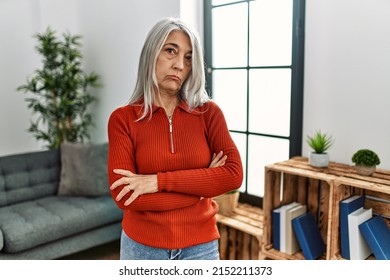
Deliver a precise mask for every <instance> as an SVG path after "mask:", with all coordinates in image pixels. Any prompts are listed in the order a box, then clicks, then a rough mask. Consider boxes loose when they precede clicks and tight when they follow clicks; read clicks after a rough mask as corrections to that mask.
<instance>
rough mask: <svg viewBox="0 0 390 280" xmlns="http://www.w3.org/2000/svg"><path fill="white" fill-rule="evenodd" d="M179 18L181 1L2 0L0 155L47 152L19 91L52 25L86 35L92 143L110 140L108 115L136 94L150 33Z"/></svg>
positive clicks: (0, 3)
mask: <svg viewBox="0 0 390 280" xmlns="http://www.w3.org/2000/svg"><path fill="white" fill-rule="evenodd" d="M179 15H180V0H164V1H161V0H142V1H135V0H0V38H1V43H0V96H1V101H0V131H1V137H0V155H7V154H13V153H21V152H26V151H35V150H40V149H43V143H38V142H37V141H36V140H35V139H34V138H33V137H32V135H31V134H30V133H28V132H27V129H28V127H29V122H30V118H31V117H32V116H31V112H30V111H29V110H28V109H27V106H26V103H25V101H24V98H25V97H26V96H25V95H24V94H22V93H21V92H17V91H16V88H17V87H18V86H20V85H22V84H24V83H25V82H26V78H27V76H30V75H31V74H32V73H33V71H34V70H35V69H38V68H40V57H39V56H38V54H37V53H36V52H35V51H34V46H35V44H36V41H35V40H34V39H33V38H32V35H33V34H35V33H36V32H42V31H44V30H45V29H46V27H47V26H48V25H50V26H51V27H52V29H54V30H57V31H58V32H57V33H58V34H62V33H63V32H65V31H70V32H71V33H72V34H76V33H77V34H81V35H82V36H83V40H82V43H83V54H84V63H85V70H86V71H87V72H90V71H92V70H94V71H96V72H97V73H98V74H100V75H101V77H102V82H103V85H104V86H103V87H102V88H100V89H98V90H96V95H97V97H98V99H99V100H98V102H97V103H95V104H94V106H93V111H94V112H95V113H94V117H95V122H96V128H94V129H92V131H91V132H92V139H91V140H92V141H94V142H103V141H106V139H107V133H106V127H107V119H108V117H109V114H110V113H111V112H112V110H114V109H115V108H116V107H118V106H121V105H123V104H125V103H126V101H127V99H128V98H129V97H130V94H131V92H132V89H133V86H134V83H135V76H136V71H137V67H138V57H139V54H140V51H141V47H142V44H143V42H144V39H145V37H146V33H147V31H148V30H149V29H150V28H151V26H152V25H153V24H154V23H155V22H156V21H157V20H158V19H160V18H162V17H166V16H179Z"/></svg>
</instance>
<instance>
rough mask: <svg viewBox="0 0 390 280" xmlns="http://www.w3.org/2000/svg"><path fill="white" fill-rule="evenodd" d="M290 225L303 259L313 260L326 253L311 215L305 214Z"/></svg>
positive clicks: (322, 240)
mask: <svg viewBox="0 0 390 280" xmlns="http://www.w3.org/2000/svg"><path fill="white" fill-rule="evenodd" d="M291 223H292V227H293V230H294V232H295V235H296V237H297V240H298V243H299V246H300V247H301V250H302V253H303V256H304V257H305V259H307V260H315V259H317V258H318V257H320V256H322V255H323V254H324V253H325V252H326V245H325V242H324V239H323V238H322V235H321V232H320V230H319V228H318V226H317V223H316V221H315V219H314V216H313V214H312V213H310V212H306V213H305V214H303V215H301V216H299V217H297V218H295V219H293V220H292V221H291Z"/></svg>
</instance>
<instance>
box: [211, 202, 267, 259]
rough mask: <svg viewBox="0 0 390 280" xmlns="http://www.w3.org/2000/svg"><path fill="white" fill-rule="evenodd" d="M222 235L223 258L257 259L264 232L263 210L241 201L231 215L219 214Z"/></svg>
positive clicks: (219, 226)
mask: <svg viewBox="0 0 390 280" xmlns="http://www.w3.org/2000/svg"><path fill="white" fill-rule="evenodd" d="M217 225H218V229H219V232H220V235H221V238H220V240H219V252H220V258H221V260H256V259H258V258H259V253H260V242H261V236H262V232H263V227H262V225H263V211H262V209H261V208H259V207H254V206H251V205H248V204H242V203H239V204H238V206H237V208H236V209H235V211H234V212H233V213H231V214H229V215H221V214H217Z"/></svg>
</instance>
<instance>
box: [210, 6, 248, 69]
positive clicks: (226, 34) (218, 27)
mask: <svg viewBox="0 0 390 280" xmlns="http://www.w3.org/2000/svg"><path fill="white" fill-rule="evenodd" d="M212 29H213V31H212V32H213V33H212V34H213V38H212V40H213V42H212V44H213V50H212V52H213V67H236V66H246V65H247V41H248V39H247V38H248V31H247V30H248V3H240V4H234V5H229V6H222V7H218V8H214V9H213V11H212Z"/></svg>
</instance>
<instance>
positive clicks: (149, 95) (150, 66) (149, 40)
mask: <svg viewBox="0 0 390 280" xmlns="http://www.w3.org/2000/svg"><path fill="white" fill-rule="evenodd" d="M175 30H181V31H184V32H185V33H186V34H187V35H188V37H189V39H190V42H191V46H192V69H191V71H190V74H189V76H188V78H187V79H186V80H185V81H184V83H183V86H182V88H181V90H180V93H179V97H180V98H181V99H182V100H184V101H185V102H186V103H187V105H188V107H189V109H190V110H193V109H195V108H196V107H198V106H202V105H203V104H204V103H205V102H207V101H209V100H210V98H209V96H208V94H207V92H206V89H205V85H206V78H205V69H204V67H205V64H204V60H203V50H202V47H201V44H200V40H199V37H198V34H197V33H196V32H194V31H192V30H191V29H190V28H189V27H188V26H187V25H186V24H185V23H184V22H183V21H181V20H180V19H178V18H164V19H161V20H160V21H158V22H157V23H156V24H155V25H154V26H153V27H152V29H151V30H150V31H149V33H148V35H147V37H146V40H145V43H144V46H143V48H142V52H141V56H140V59H139V65H138V76H137V82H136V86H135V89H134V91H133V94H132V96H131V97H130V100H129V104H134V103H137V102H139V101H140V100H141V99H142V98H143V99H144V103H143V104H142V105H143V108H144V111H143V114H142V116H141V118H140V119H143V118H145V117H146V116H147V115H148V113H149V112H150V114H152V105H153V104H154V103H155V95H154V91H155V89H158V84H157V79H156V74H155V69H156V61H157V57H158V55H159V53H160V51H161V49H162V47H163V45H164V43H165V41H166V39H167V37H168V35H169V34H170V33H171V32H172V31H175ZM150 116H151V115H150Z"/></svg>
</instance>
